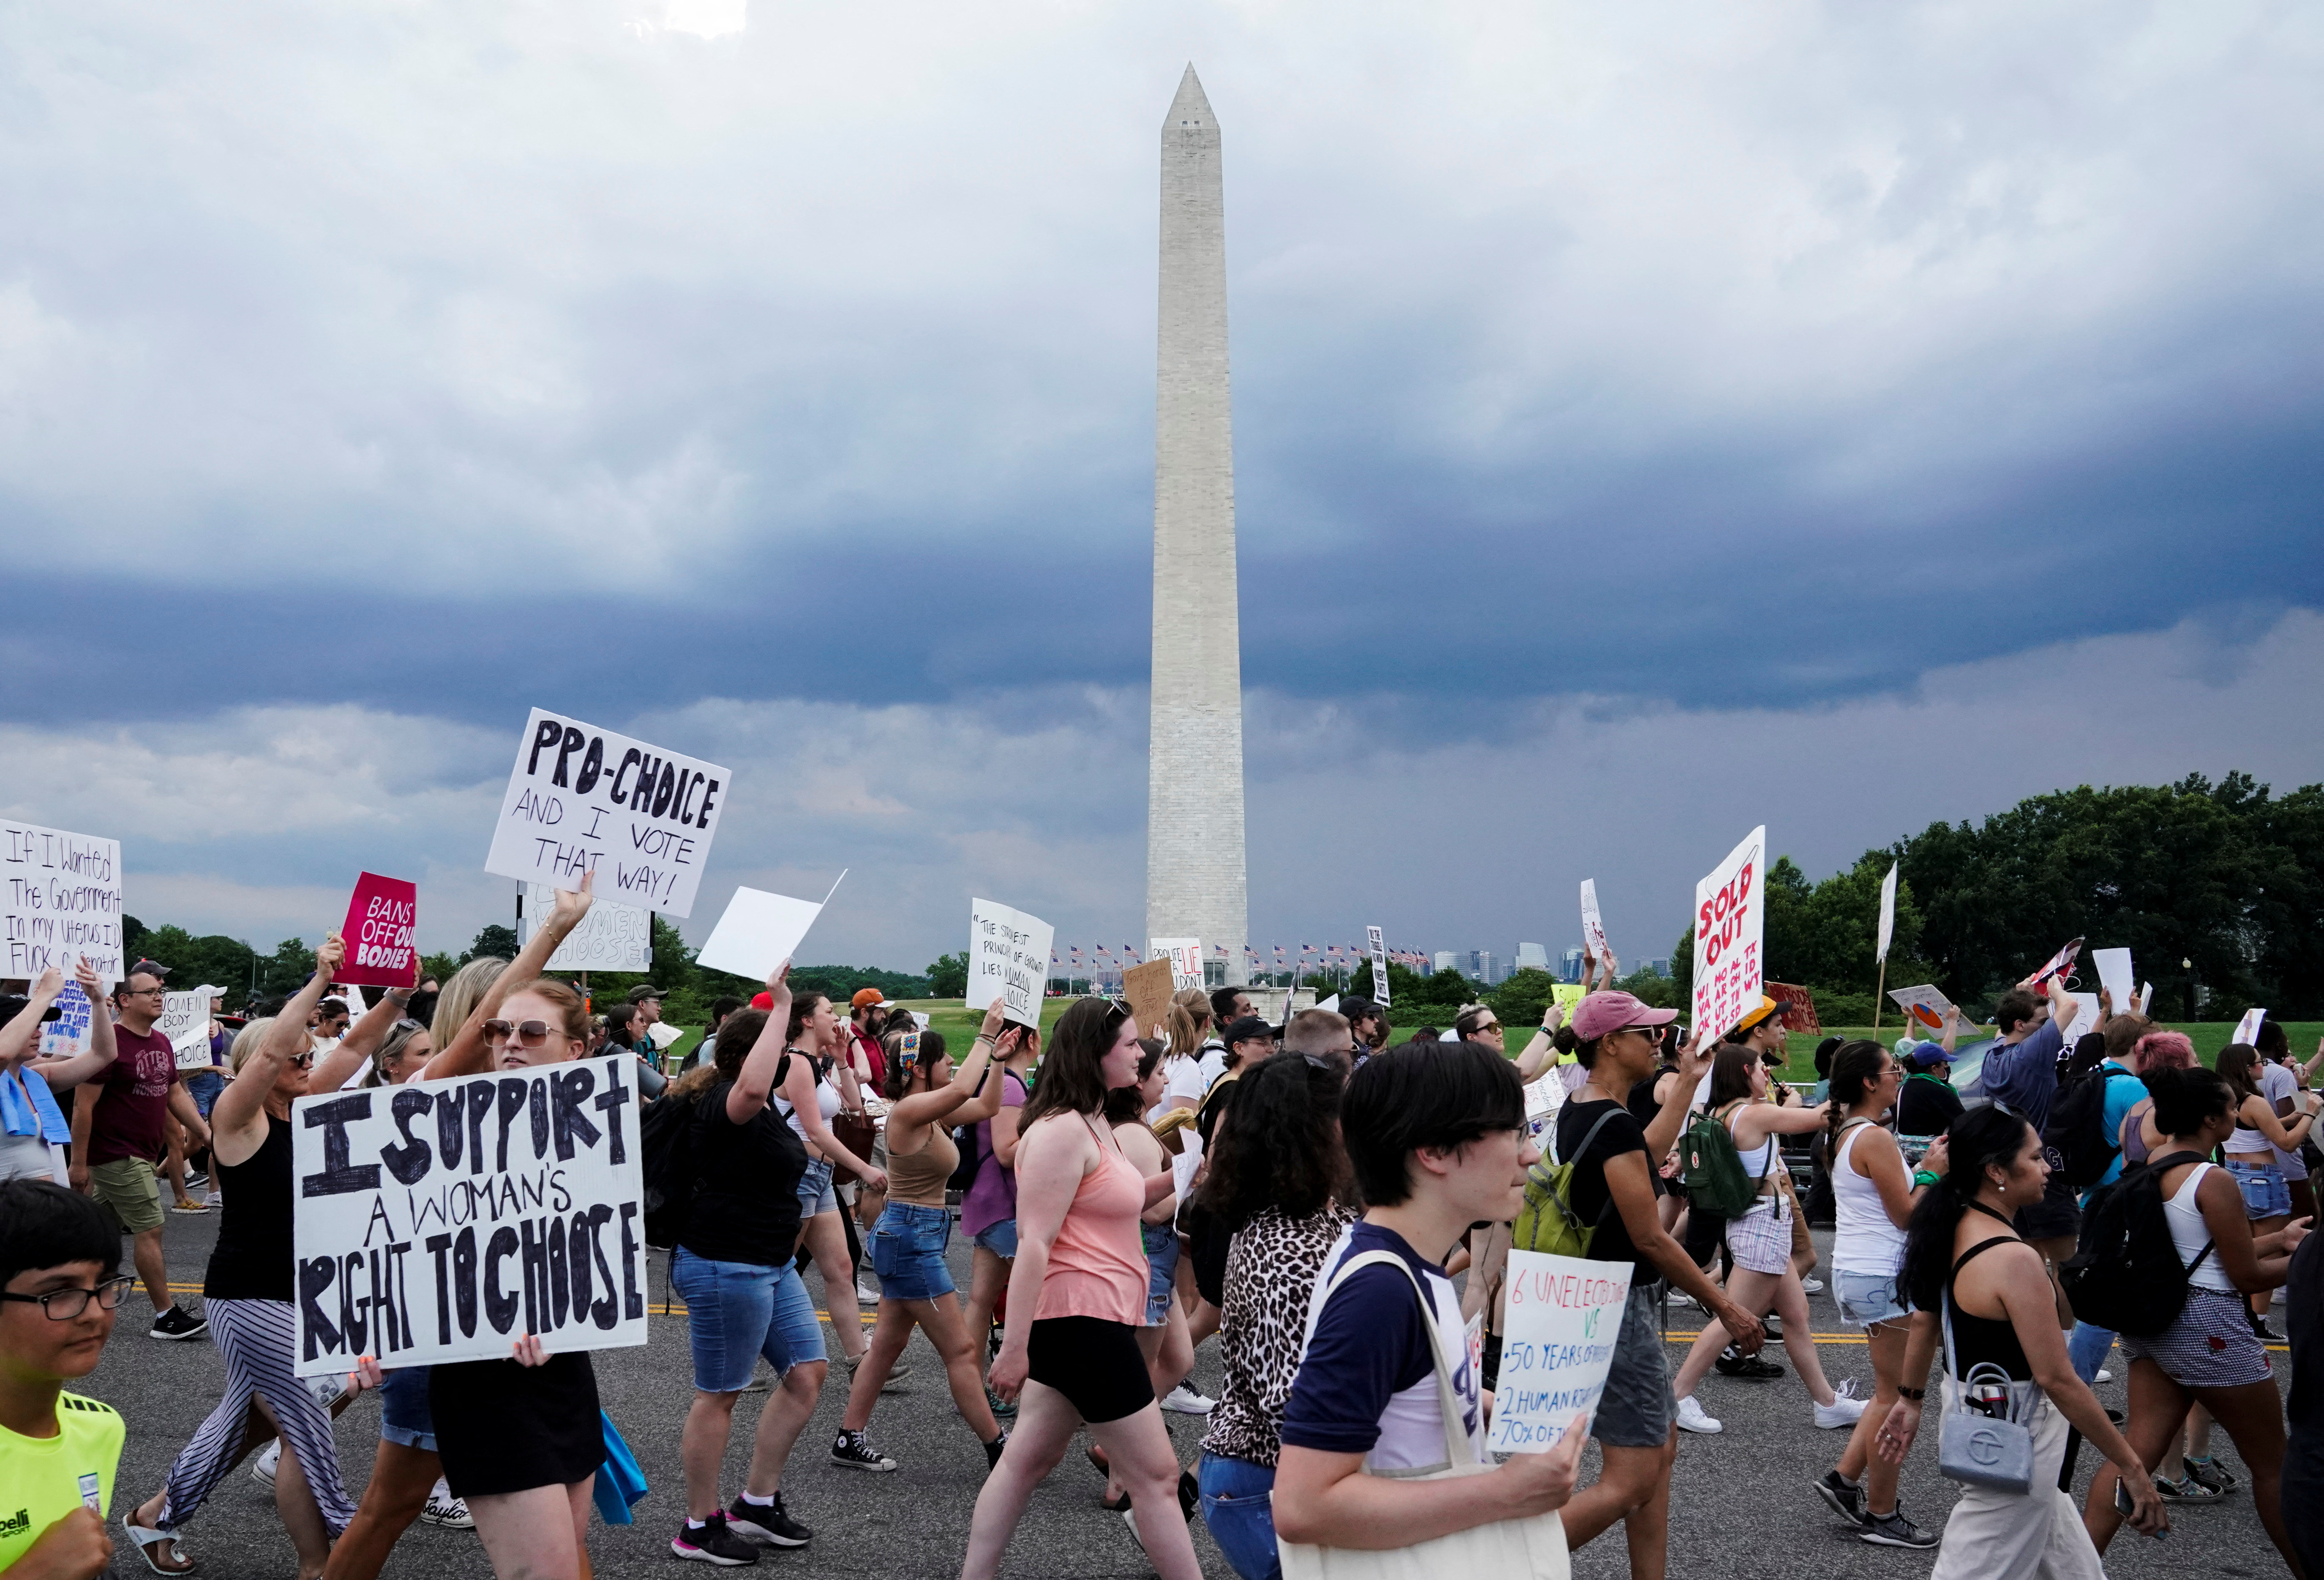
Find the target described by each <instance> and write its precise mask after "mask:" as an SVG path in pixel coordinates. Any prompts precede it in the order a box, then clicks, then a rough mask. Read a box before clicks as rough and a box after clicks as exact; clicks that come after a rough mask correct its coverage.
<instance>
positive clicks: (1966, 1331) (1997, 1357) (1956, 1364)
mask: <svg viewBox="0 0 2324 1580" xmlns="http://www.w3.org/2000/svg"><path fill="white" fill-rule="evenodd" d="M2013 1243H2022V1242H2013V1241H2012V1240H2011V1239H2010V1238H2009V1236H2008V1235H2006V1234H1997V1235H1995V1236H1994V1237H1993V1238H1992V1239H1990V1240H1980V1241H1978V1243H1976V1244H1975V1245H1972V1246H1970V1247H1969V1249H1968V1250H1967V1251H1964V1252H1961V1253H1960V1261H1956V1262H1954V1263H1953V1270H1952V1273H1951V1276H1950V1277H1949V1278H1947V1279H1946V1280H1945V1289H1946V1292H1947V1293H1949V1294H1950V1293H1951V1291H1952V1287H1953V1285H1954V1283H1955V1282H1956V1281H1958V1280H1960V1270H1961V1269H1963V1268H1965V1267H1967V1266H1968V1265H1969V1263H1970V1262H1971V1261H1975V1260H1976V1259H1977V1257H1978V1255H1980V1254H1981V1253H1983V1252H1987V1251H1990V1250H1992V1249H1993V1248H1994V1247H1995V1246H1997V1245H2008V1244H2013ZM1988 1363H1989V1364H1992V1365H1996V1366H1998V1367H2000V1368H2001V1369H2002V1370H2003V1371H2004V1372H2007V1373H2009V1378H2010V1381H2013V1382H2031V1381H2033V1367H2032V1366H2031V1365H2029V1364H2028V1363H2026V1360H2025V1346H2024V1345H2023V1344H2019V1343H2018V1342H2017V1328H2016V1326H2015V1325H2014V1324H2013V1323H2011V1321H2010V1320H2009V1319H2008V1318H2007V1317H1971V1316H1970V1315H1969V1313H1968V1312H1966V1311H1964V1310H1962V1309H1961V1308H1960V1298H1959V1297H1958V1296H1956V1297H1955V1298H1954V1300H1953V1376H1954V1377H1955V1378H1956V1379H1959V1378H1962V1377H1966V1376H1968V1375H1969V1372H1971V1371H1972V1370H1973V1369H1975V1368H1976V1367H1978V1366H1979V1365H1984V1364H1988Z"/></svg>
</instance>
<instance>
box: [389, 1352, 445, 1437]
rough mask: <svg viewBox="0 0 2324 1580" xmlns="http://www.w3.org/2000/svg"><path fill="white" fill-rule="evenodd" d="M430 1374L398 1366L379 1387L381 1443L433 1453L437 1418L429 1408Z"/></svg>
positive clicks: (419, 1368)
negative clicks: (421, 1449) (396, 1444)
mask: <svg viewBox="0 0 2324 1580" xmlns="http://www.w3.org/2000/svg"><path fill="white" fill-rule="evenodd" d="M429 1370H430V1368H429V1367H426V1366H399V1367H397V1368H396V1369H395V1370H394V1371H392V1372H389V1373H388V1374H387V1377H386V1380H385V1381H383V1382H382V1383H381V1384H380V1388H379V1436H380V1441H382V1442H383V1443H401V1444H402V1445H403V1446H405V1447H406V1448H424V1449H426V1450H427V1451H428V1452H429V1453H430V1454H433V1453H435V1452H436V1417H435V1414H434V1412H433V1411H431V1410H429V1408H428V1373H429Z"/></svg>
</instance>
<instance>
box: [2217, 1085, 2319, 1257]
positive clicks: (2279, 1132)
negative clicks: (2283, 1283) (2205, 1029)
mask: <svg viewBox="0 0 2324 1580" xmlns="http://www.w3.org/2000/svg"><path fill="white" fill-rule="evenodd" d="M2315 1118H2316V1116H2315V1115H2314V1114H2312V1113H2303V1114H2301V1116H2300V1117H2299V1118H2298V1119H2295V1120H2293V1121H2292V1123H2290V1124H2286V1123H2283V1121H2282V1120H2281V1119H2278V1118H2277V1117H2276V1116H2275V1104H2273V1103H2270V1102H2269V1101H2268V1100H2267V1099H2266V1098H2264V1097H2246V1098H2245V1099H2244V1100H2243V1103H2242V1104H2241V1105H2240V1106H2238V1107H2237V1108H2236V1123H2238V1124H2243V1125H2247V1126H2249V1127H2250V1128H2251V1129H2253V1130H2255V1131H2257V1132H2259V1133H2260V1134H2262V1135H2264V1136H2265V1137H2266V1138H2267V1141H2268V1145H2270V1146H2272V1147H2281V1148H2282V1149H2283V1150H2285V1151H2287V1152H2289V1151H2292V1150H2295V1149H2297V1148H2298V1147H2299V1145H2300V1143H2301V1142H2302V1141H2306V1140H2307V1139H2308V1130H2309V1127H2310V1125H2311V1124H2312V1123H2314V1122H2315ZM2269 1287H2270V1288H2271V1289H2273V1287H2274V1286H2273V1285H2270V1286H2269Z"/></svg>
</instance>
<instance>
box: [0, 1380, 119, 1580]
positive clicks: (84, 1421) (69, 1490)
mask: <svg viewBox="0 0 2324 1580" xmlns="http://www.w3.org/2000/svg"><path fill="white" fill-rule="evenodd" d="M57 1425H58V1427H59V1428H61V1429H60V1431H59V1432H58V1433H57V1435H56V1436H55V1437H24V1436H23V1435H22V1434H21V1433H17V1432H12V1431H10V1430H9V1429H8V1428H5V1427H0V1574H5V1573H6V1572H7V1571H9V1570H10V1569H13V1568H14V1567H15V1566H16V1560H17V1559H18V1558H21V1557H23V1556H24V1552H25V1549H26V1548H30V1547H31V1546H32V1544H33V1543H34V1542H36V1541H38V1540H40V1538H41V1532H42V1531H44V1530H46V1529H48V1528H49V1527H50V1526H51V1525H54V1524H55V1523H56V1522H57V1521H58V1520H61V1519H63V1518H64V1517H65V1516H66V1515H68V1514H69V1513H71V1512H72V1511H74V1510H76V1509H78V1508H79V1507H81V1506H82V1505H83V1504H84V1503H89V1502H90V1501H91V1500H94V1503H93V1505H92V1506H93V1507H94V1508H95V1509H96V1510H97V1512H98V1513H99V1514H108V1513H110V1512H111V1511H112V1509H113V1471H114V1467H115V1465H118V1464H120V1462H121V1412H120V1411H118V1410H116V1409H114V1408H113V1407H112V1406H111V1405H109V1404H106V1403H104V1402H103V1401H101V1400H94V1399H83V1398H82V1397H81V1396H80V1395H78V1394H77V1393H61V1392H60V1393H59V1394H58V1395H57Z"/></svg>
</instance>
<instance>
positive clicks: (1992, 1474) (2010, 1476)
mask: <svg viewBox="0 0 2324 1580" xmlns="http://www.w3.org/2000/svg"><path fill="white" fill-rule="evenodd" d="M1944 1315H1945V1376H1946V1379H1947V1381H1948V1382H1949V1383H1950V1386H1949V1387H1948V1388H1947V1389H1946V1395H1947V1397H1946V1400H1945V1412H1944V1415H1943V1417H1942V1418H1941V1422H1940V1424H1939V1426H1938V1429H1937V1470H1938V1472H1939V1474H1942V1475H1944V1476H1946V1477H1947V1478H1949V1479H1950V1480H1952V1481H1957V1482H1960V1483H1964V1484H1966V1485H1968V1486H1972V1487H1990V1488H1991V1489H1993V1490H1994V1491H1995V1492H2015V1493H2016V1494H2017V1495H2018V1496H2020V1497H2023V1496H2024V1495H2025V1494H2026V1493H2028V1492H2032V1491H2033V1428H2031V1427H2029V1426H2027V1425H2026V1421H2027V1419H2028V1418H2030V1417H2031V1416H2032V1415H2033V1410H2034V1409H2035V1408H2036V1407H2037V1406H2038V1404H2039V1403H2040V1401H2041V1400H2042V1398H2043V1395H2042V1391H2041V1387H2040V1385H2039V1384H2037V1383H2033V1382H2020V1381H2016V1380H2015V1379H2014V1378H2012V1377H2011V1376H2010V1375H2009V1373H2008V1372H2005V1371H2003V1370H2002V1369H2001V1368H2000V1367H1998V1366H1997V1365H1995V1364H1994V1363H1992V1362H1990V1361H1982V1362H1979V1363H1978V1364H1977V1365H1975V1366H1972V1367H1970V1368H1969V1375H1968V1376H1966V1377H1963V1378H1961V1379H1960V1381H1959V1382H1957V1383H1953V1382H1951V1379H1952V1378H1953V1377H1954V1375H1955V1372H1954V1367H1953V1298H1952V1291H1951V1290H1950V1289H1947V1290H1946V1291H1945V1296H1944Z"/></svg>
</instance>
